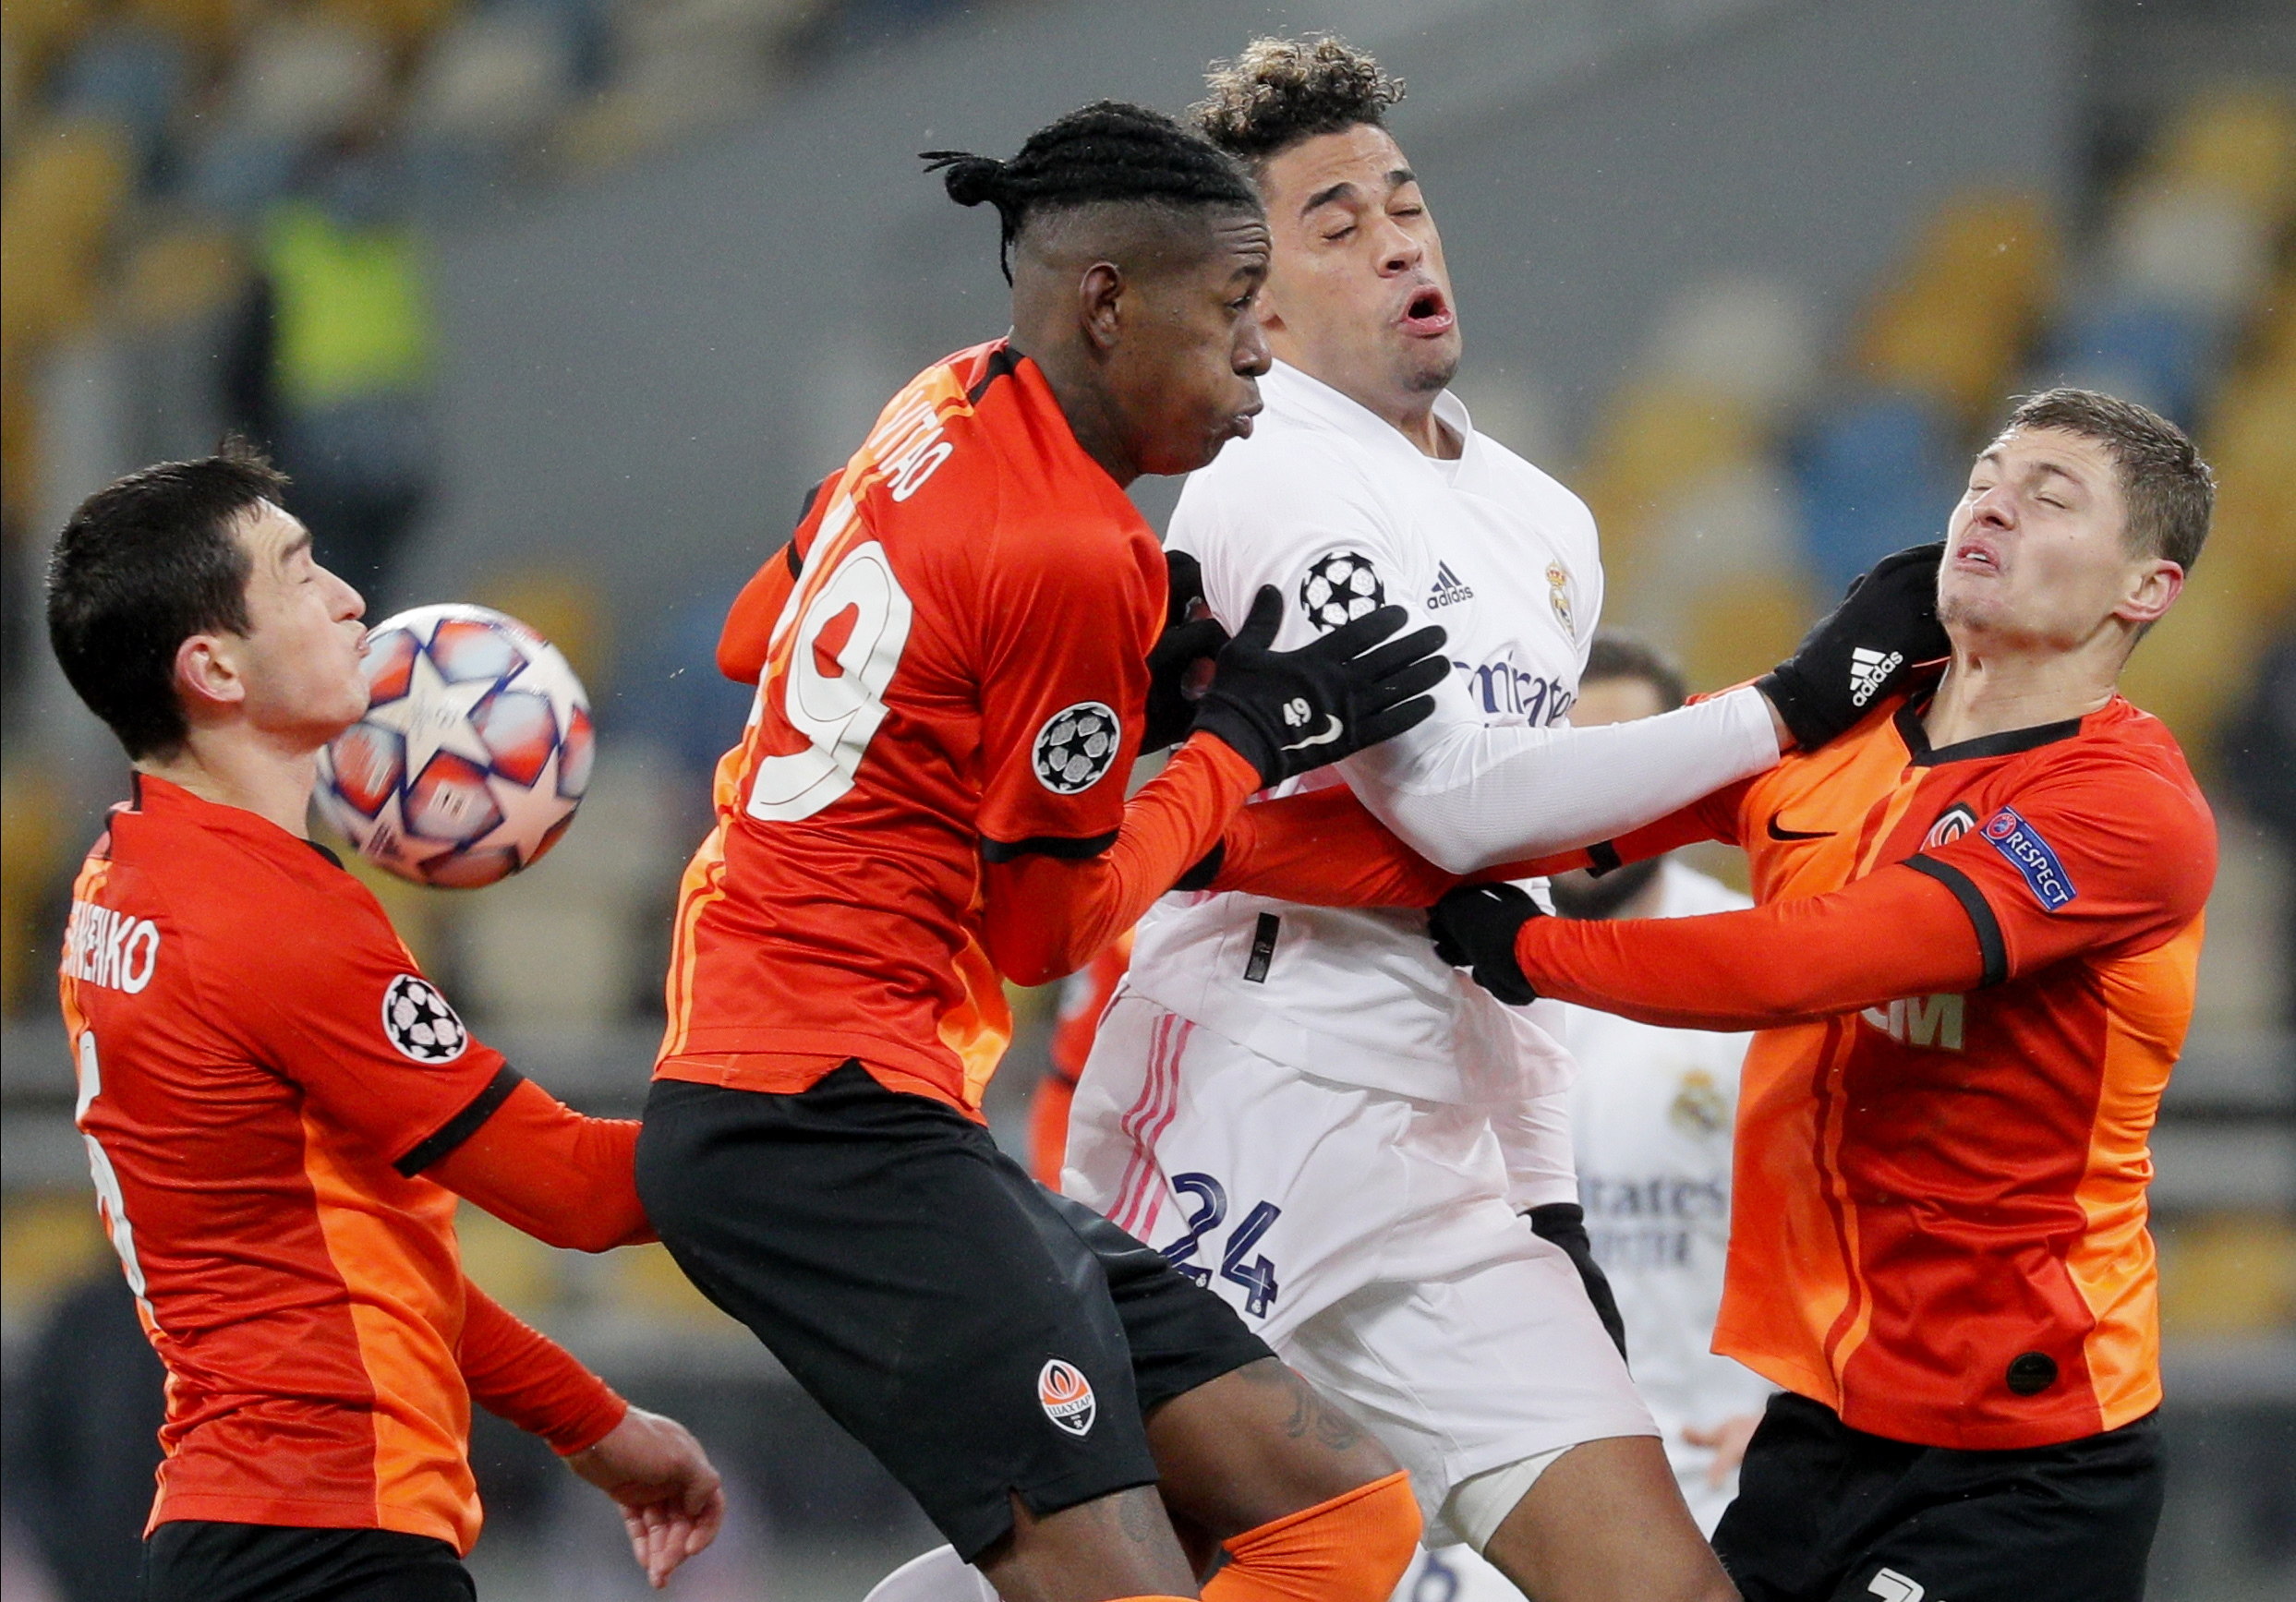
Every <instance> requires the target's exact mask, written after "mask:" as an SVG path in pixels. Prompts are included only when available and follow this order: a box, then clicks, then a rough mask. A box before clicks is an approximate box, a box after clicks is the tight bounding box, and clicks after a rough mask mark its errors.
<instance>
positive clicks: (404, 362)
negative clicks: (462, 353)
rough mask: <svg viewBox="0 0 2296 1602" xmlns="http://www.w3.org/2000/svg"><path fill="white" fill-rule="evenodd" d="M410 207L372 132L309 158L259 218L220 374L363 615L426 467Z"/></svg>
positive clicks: (385, 573)
mask: <svg viewBox="0 0 2296 1602" xmlns="http://www.w3.org/2000/svg"><path fill="white" fill-rule="evenodd" d="M406 212H407V207H406V194H405V178H404V175H403V174H402V173H401V171H400V168H399V164H398V162H397V160H396V157H395V153H394V151H393V148H392V147H391V146H390V145H389V144H388V143H387V142H385V140H384V139H383V138H382V137H381V134H380V133H378V132H376V131H375V130H373V129H368V130H364V131H362V132H360V133H358V134H356V135H354V136H351V137H349V138H347V139H344V140H341V141H338V142H337V143H335V144H334V145H332V147H331V148H330V149H329V150H327V151H325V152H323V153H322V154H321V155H320V156H319V157H318V158H317V160H316V163H315V166H314V169H313V171H312V173H311V174H310V175H309V177H308V181H307V182H306V183H305V184H304V185H302V186H301V187H300V188H299V189H298V192H297V193H296V194H295V195H293V196H291V197H289V198H288V199H284V200H282V201H281V202H279V203H278V204H277V205H275V206H273V207H272V209H271V210H270V211H269V212H268V213H267V214H266V215H265V217H264V219H263V223H262V226H261V228H260V231H259V236H258V239H257V248H256V271H255V274H254V277H253V282H252V285H251V287H250V289H249V291H248V301H247V304H246V307H244V309H243V312H242V315H241V317H240V319H239V327H238V331H237V334H236V338H235V339H234V341H233V346H232V351H231V354H230V356H229V358H228V371H227V378H226V385H227V393H226V396H225V399H226V404H228V406H229V408H230V410H231V412H232V414H233V418H234V421H235V424H236V426H237V427H238V428H241V429H242V430H244V431H246V432H248V433H249V434H252V435H254V436H255V437H257V438H258V439H260V440H264V441H267V442H268V443H269V444H270V445H271V446H272V456H273V459H274V460H275V461H277V462H278V464H279V465H280V467H281V468H282V469H283V470H284V471H285V472H286V474H287V475H288V476H289V477H290V478H291V479H292V480H293V481H294V488H293V490H292V491H291V492H290V500H291V503H292V504H291V510H293V511H294V512H296V515H297V516H298V517H300V518H302V519H303V520H304V522H305V523H307V524H308V525H309V526H310V527H311V528H312V529H313V530H315V531H317V534H318V538H319V541H320V548H319V551H318V560H319V561H320V564H321V565H322V566H324V567H326V568H327V569H328V570H329V571H331V572H334V573H336V574H338V575H340V576H341V577H343V578H344V579H345V580H347V581H348V582H349V583H350V584H351V585H352V586H353V587H354V588H356V589H357V590H359V591H360V592H361V593H362V594H364V595H365V596H367V597H368V603H369V610H370V614H375V615H379V614H381V613H384V612H388V611H389V610H391V609H392V604H391V595H392V592H391V588H390V581H391V577H392V571H393V566H394V565H395V562H396V560H397V557H398V555H399V552H400V549H401V548H402V547H404V545H405V542H406V537H407V536H408V535H409V534H410V533H411V532H412V531H413V529H414V527H415V524H416V520H417V517H418V516H419V515H420V513H421V512H422V510H423V506H424V503H425V501H426V500H428V499H429V493H430V488H431V483H432V480H433V478H434V476H435V474H436V468H437V456H438V446H437V430H436V428H435V425H434V417H433V405H432V376H433V368H434V364H435V358H436V350H437V344H438V317H437V311H436V308H435V307H434V305H433V303H432V299H431V287H430V264H429V253H428V251H427V250H426V249H425V247H424V245H423V243H422V240H421V239H420V237H419V235H417V232H416V230H415V228H414V227H413V226H412V225H411V224H410V223H409V222H408V221H407V216H406Z"/></svg>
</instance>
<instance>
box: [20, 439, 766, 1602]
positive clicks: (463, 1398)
mask: <svg viewBox="0 0 2296 1602" xmlns="http://www.w3.org/2000/svg"><path fill="white" fill-rule="evenodd" d="M284 484H285V480H284V479H283V478H282V477H281V476H279V475H278V474H277V473H275V472H273V471H272V469H271V468H270V466H269V465H268V464H265V463H264V462H262V461H261V460H260V458H258V457H256V456H254V455H252V454H251V453H249V452H244V451H241V450H237V449H235V448H230V447H227V448H226V451H225V452H224V454H223V455H221V456H215V457H209V458H207V459H205V460H202V461H196V462H171V463H163V464H160V465H158V466H155V467H149V468H146V469H144V470H143V471H141V472H139V473H134V474H130V475H129V476H127V477H125V478H122V479H120V480H119V481H117V482H116V483H115V484H113V485H111V486H109V487H108V488H104V489H102V490H99V491H98V492H97V493H96V494H95V495H93V496H91V497H90V498H89V500H87V502H86V503H85V504H83V505H82V506H81V507H80V508H79V511H78V512H76V513H75V514H74V515H73V517H72V520H71V522H70V523H69V524H66V527H65V530H64V532H63V535H62V536H61V537H60V538H59V539H58V541H57V544H56V548H55V555H54V559H53V561H52V563H51V566H50V569H49V575H48V600H47V605H48V630H49V637H50V639H51V641H52V642H53V643H54V648H55V653H56V656H57V658H58V659H59V660H60V661H61V663H62V664H63V668H64V671H65V675H66V678H68V679H69V680H70V681H71V684H72V687H73V689H75V690H76V691H78V692H79V695H80V698H81V699H82V700H84V701H85V702H86V703H87V704H88V705H89V707H90V708H91V710H93V711H94V712H95V713H96V715H97V716H98V717H102V718H103V720H104V721H105V722H106V723H108V724H109V725H110V726H111V728H112V729H113V731H114V733H115V734H116V735H117V736H118V737H119V740H120V743H121V744H122V745H123V746H125V747H126V748H127V754H128V756H129V757H130V758H131V759H132V761H133V763H134V765H135V766H134V778H133V794H132V799H130V800H129V801H126V802H124V803H123V804H121V805H120V806H118V807H116V808H115V809H114V810H113V813H112V815H111V818H110V820H109V822H108V824H107V826H106V827H105V829H104V832H103V837H101V838H99V839H98V840H97V841H96V843H95V846H94V848H93V849H91V851H90V852H89V854H88V860H87V863H86V865H85V866H84V867H83V868H82V869H81V871H80V874H79V882H78V883H77V884H76V885H74V887H73V891H72V897H73V899H72V913H71V920H70V923H69V925H68V927H67V931H66V938H65V947H64V956H63V969H62V977H61V987H62V998H63V1006H64V1018H65V1023H66V1027H67V1028H68V1030H69V1031H70V1036H71V1046H72V1054H73V1062H74V1066H75V1068H76V1070H77V1072H78V1076H79V1104H78V1107H77V1109H76V1117H77V1121H78V1123H79V1127H80V1129H81V1131H82V1133H83V1134H84V1135H85V1136H86V1138H87V1145H88V1158H89V1162H90V1164H91V1168H92V1170H93V1173H94V1177H95V1186H96V1196H97V1201H98V1206H99V1210H100V1211H101V1213H102V1216H103V1223H104V1227H105V1229H106V1231H107V1232H108V1233H109V1235H110V1236H111V1240H112V1245H113V1247H115V1249H116V1250H117V1252H118V1254H119V1259H120V1266H121V1268H122V1269H123V1270H124V1271H125V1272H126V1274H127V1283H128V1284H129V1286H130V1287H131V1288H132V1289H133V1290H134V1292H135V1294H136V1301H137V1307H138V1311H139V1314H140V1315H141V1318H142V1321H143V1326H144V1331H145V1333H146V1334H147V1335H148V1336H150V1338H151V1344H152V1346H153V1348H154V1349H155V1350H156V1351H157V1352H158V1353H159V1355H160V1358H161V1360H162V1361H163V1363H164V1364H165V1365H166V1367H167V1372H168V1382H167V1415H166V1424H165V1426H164V1427H163V1429H162V1431H161V1442H162V1444H163V1447H164V1449H165V1452H166V1455H165V1458H164V1461H163V1463H162V1464H161V1467H160V1471H159V1494H158V1496H157V1498H156V1500H154V1501H153V1503H152V1508H151V1526H150V1530H149V1533H148V1537H147V1540H146V1545H145V1554H144V1584H145V1589H144V1595H145V1596H146V1597H148V1598H150V1599H151V1602H327V1599H332V1598H344V1599H346V1602H348V1599H350V1598H356V1599H358V1602H453V1599H455V1598H465V1599H466V1598H468V1597H469V1596H471V1595H472V1589H471V1582H470V1575H469V1572H467V1571H466V1570H465V1568H464V1567H463V1564H462V1561H461V1558H462V1555H463V1554H465V1553H467V1552H468V1551H469V1549H470V1546H471V1543H472V1542H473V1541H474V1540H476V1539H477V1535H478V1524H479V1508H478V1499H477V1488H476V1486H475V1485H474V1484H473V1482H472V1479H471V1473H470V1463H469V1457H468V1445H469V1427H470V1403H471V1402H472V1401H473V1400H474V1399H476V1400H477V1402H478V1403H480V1404H481V1405H483V1406H485V1407H487V1408H488V1409H489V1410H490V1411H492V1412H494V1413H497V1414H500V1415H501V1416H503V1417H505V1418H508V1419H510V1420H511V1421H512V1422H513V1423H515V1424H517V1425H519V1426H521V1427H524V1428H526V1429H528V1430H531V1431H532V1432H534V1433H535V1434H538V1435H539V1436H541V1437H542V1438H543V1439H546V1440H548V1441H549V1442H550V1444H551V1445H552V1446H553V1447H554V1448H556V1449H557V1450H558V1451H559V1452H560V1453H561V1454H562V1455H563V1456H564V1457H565V1459H566V1462H567V1463H568V1464H569V1465H570V1466H571V1467H572V1468H573V1469H574V1471H575V1472H576V1473H578V1474H580V1475H581V1476H583V1477H584V1478H586V1479H588V1480H590V1481H591V1482H592V1483H593V1484H596V1485H598V1486H599V1487H601V1488H604V1489H605V1490H606V1491H607V1492H608V1493H609V1494H610V1495H611V1496H612V1497H613V1498H614V1499H615V1500H616V1501H617V1502H619V1503H620V1504H621V1505H622V1512H623V1517H624V1520H625V1522H626V1523H627V1524H628V1525H629V1529H630V1538H631V1542H632V1546H633V1548H634V1550H635V1551H636V1553H637V1556H638V1559H639V1561H640V1562H641V1563H643V1564H644V1565H645V1566H646V1569H647V1575H648V1577H649V1578H650V1579H651V1580H652V1581H653V1582H654V1584H657V1585H659V1584H662V1583H663V1582H664V1581H665V1580H666V1579H667V1578H668V1576H669V1574H670V1572H671V1570H673V1569H675V1568H676V1567H677V1566H678V1564H679V1563H680V1562H682V1561H683V1560H684V1559H685V1558H687V1557H689V1556H691V1555H692V1554H693V1553H695V1552H696V1551H699V1550H700V1549H701V1548H703V1547H705V1546H707V1544H708V1542H709V1539H710V1537H711V1536H713V1535H714V1534H715V1532H716V1529H717V1526H718V1524H719V1518H720V1516H721V1514H722V1510H723V1500H722V1497H721V1495H720V1492H719V1484H718V1476H717V1475H716V1473H715V1472H714V1471H713V1470H712V1469H711V1468H710V1466H709V1463H708V1460H707V1458H706V1457H705V1456H704V1455H703V1453H702V1451H701V1448H700V1446H699V1445H698V1444H696V1442H695V1439H694V1438H693V1437H692V1436H691V1435H689V1434H688V1433H687V1432H686V1431H685V1429H684V1428H683V1427H682V1426H680V1425H678V1424H676V1423H675V1422H673V1421H671V1420H670V1419H667V1418H663V1417H659V1416H658V1415H654V1414H649V1413H646V1412H643V1411H641V1410H639V1409H636V1408H633V1407H631V1406H629V1405H628V1403H624V1402H623V1401H622V1399H621V1398H620V1397H619V1396H617V1395H615V1394H614V1392H613V1391H611V1390H610V1389H608V1387H607V1386H606V1384H605V1383H604V1381H602V1380H600V1379H598V1377H597V1376H595V1375H593V1374H591V1373H589V1372H588V1371H586V1369H584V1368H583V1367H581V1365H579V1364H578V1363H576V1362H575V1361H574V1358H572V1357H571V1356H569V1355H567V1354H566V1353H565V1352H563V1351H562V1350H561V1349H560V1348H559V1347H557V1346H556V1345H554V1344H552V1343H550V1341H548V1340H546V1339H545V1338H544V1337H543V1336H541V1335H540V1334H538V1333H537V1332H536V1331H533V1330H531V1329H528V1328H527V1327H526V1325H525V1324H523V1323H521V1322H520V1321H519V1320H518V1319H515V1318H514V1317H512V1315H511V1314H509V1313H508V1312H505V1311H504V1310H503V1309H502V1308H501V1307H499V1306H497V1305H496V1304H495V1303H494V1302H492V1301H490V1300H489V1298H488V1297H487V1296H486V1295H485V1294H484V1293H483V1292H481V1291H480V1290H479V1289H478V1288H477V1286H476V1285H474V1284H472V1283H470V1282H469V1281H468V1280H467V1279H465V1278H464V1276H463V1272H462V1269H461V1267H460V1264H459V1261H458V1259H457V1255H456V1251H455V1242H454V1205H455V1198H456V1197H457V1196H458V1195H459V1196H462V1197H465V1198H469V1199H470V1200H472V1201H474V1202H476V1203H477V1204H478V1205H479V1206H481V1207H483V1208H485V1209H486V1210H487V1211H489V1212H492V1213H493V1214H495V1215H496V1216H497V1217H499V1218H501V1219H503V1220H505V1221H506V1222H508V1223H514V1224H516V1225H517V1226H518V1227H520V1228H521V1229H524V1230H526V1231H527V1232H529V1233H531V1234H533V1235H538V1236H539V1237H541V1238H542V1239H544V1240H547V1241H550V1242H551V1243H552V1244H553V1245H558V1246H569V1247H581V1248H583V1249H585V1250H589V1251H603V1250H605V1249H607V1248H608V1247H613V1246H617V1245H621V1244H623V1243H626V1242H632V1241H639V1240H645V1239H647V1238H649V1236H650V1231H649V1229H648V1227H647V1222H646V1215H645V1213H644V1212H643V1211H642V1210H641V1209H640V1207H639V1205H638V1198H637V1192H636V1188H635V1186H634V1181H633V1177H632V1167H631V1164H632V1157H631V1153H632V1150H633V1148H634V1144H635V1140H636V1137H637V1126H635V1125H634V1124H631V1123H627V1122H614V1121H606V1120H600V1119H595V1118H584V1117H579V1116H577V1115H575V1114H574V1113H572V1112H570V1111H568V1110H567V1109H566V1108H565V1107H564V1106H562V1105H561V1104H560V1103H559V1102H557V1101H556V1100H554V1099H553V1098H552V1097H550V1095H549V1094H548V1093H546V1092H545V1091H543V1090H541V1089H540V1088H539V1087H538V1086H536V1085H534V1084H532V1083H530V1082H528V1081H526V1080H525V1079H523V1078H520V1077H519V1075H518V1074H517V1073H516V1072H515V1071H514V1070H513V1069H512V1068H511V1067H510V1066H508V1065H507V1064H506V1063H505V1062H504V1061H503V1060H502V1058H501V1054H499V1053H497V1052H495V1051H493V1050H491V1049H490V1048H489V1047H488V1046H486V1045H484V1044H481V1043H480V1042H478V1041H477V1040H476V1039H474V1038H472V1036H471V1035H470V1034H469V1032H468V1031H467V1030H465V1028H464V1026H463V1024H462V1021H461V1020H460V1019H459V1018H456V1017H455V1015H454V1011H453V1008H452V1007H451V1006H448V1005H447V1003H446V1000H445V998H444V997H443V996H442V995H441V994H439V992H438V990H437V989H436V988H435V987H434V986H433V985H432V984H431V983H430V982H429V981H428V980H426V979H425V978H424V977H423V976H422V973H421V971H420V970H418V969H417V967H416V965H415V960H414V958H412V957H411V956H410V955H409V954H408V952H407V950H406V948H405V946H404V945H402V944H401V943H400V941H399V938H398V936H397V934H396V933H393V930H392V927H391V924H390V921H389V920H388V919H387V918H386V917H385V916H384V915H383V911H382V909H381V907H380V906H379V905H377V903H376V901H375V898H374V897H373V896H372V895H371V894H369V892H368V890H367V889H366V887H365V886H363V885H360V884H359V882H358V881H357V880H356V879H354V878H353V877H352V876H351V875H350V874H349V873H345V872H344V869H343V866H342V864H341V863H340V862H339V861H336V860H335V858H334V857H333V856H332V854H331V853H330V852H329V851H328V850H327V849H326V848H324V847H323V846H320V845H319V844H318V843H317V842H315V841H313V840H311V839H310V838H308V837H307V835H306V834H305V816H306V813H307V811H308V806H309V802H310V793H311V785H312V777H313V763H314V758H315V757H316V754H317V753H318V751H319V749H320V747H321V746H322V745H324V744H325V743H326V742H327V741H329V740H331V739H332V738H333V737H334V736H335V735H336V734H338V733H340V732H342V730H343V729H344V728H346V727H348V726H349V725H350V724H351V723H352V722H353V721H355V720H356V718H357V717H358V716H359V714H360V713H361V712H363V711H364V710H365V709H366V705H367V690H366V684H365V681H364V680H363V679H362V677H361V675H360V672H359V652H360V641H361V638H362V635H363V632H364V631H363V630H362V629H361V628H360V626H359V615H360V611H361V602H360V600H359V596H358V594H357V592H356V591H355V590H354V589H352V588H351V586H350V585H348V584H344V582H343V581H342V580H341V579H339V578H336V577H335V576H334V575H333V574H332V573H330V572H327V571H326V570H325V569H323V568H321V567H320V566H319V565H318V564H317V563H316V562H314V561H313V560H312V559H311V536H310V533H309V531H308V529H306V528H305V527H304V526H303V525H302V524H300V523H298V522H297V521H296V519H295V518H293V517H292V516H290V515H288V514H287V513H286V512H284V511H282V510H281V508H280V505H279V502H280V499H281V492H282V490H283V489H284Z"/></svg>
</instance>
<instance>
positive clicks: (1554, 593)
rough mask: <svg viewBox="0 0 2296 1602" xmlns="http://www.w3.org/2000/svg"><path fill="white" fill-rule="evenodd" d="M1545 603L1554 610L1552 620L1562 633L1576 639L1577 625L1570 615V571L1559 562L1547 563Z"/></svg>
mask: <svg viewBox="0 0 2296 1602" xmlns="http://www.w3.org/2000/svg"><path fill="white" fill-rule="evenodd" d="M1547 601H1548V603H1549V604H1550V605H1551V606H1553V608H1554V620H1555V621H1556V622H1558V623H1560V624H1562V625H1563V632H1565V634H1568V635H1569V636H1570V637H1571V638H1572V639H1574V640H1576V639H1577V638H1578V625H1577V623H1575V622H1573V621H1572V620H1571V615H1570V569H1568V568H1566V567H1565V566H1564V565H1563V564H1562V563H1561V562H1559V561H1551V562H1549V563H1547Z"/></svg>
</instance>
